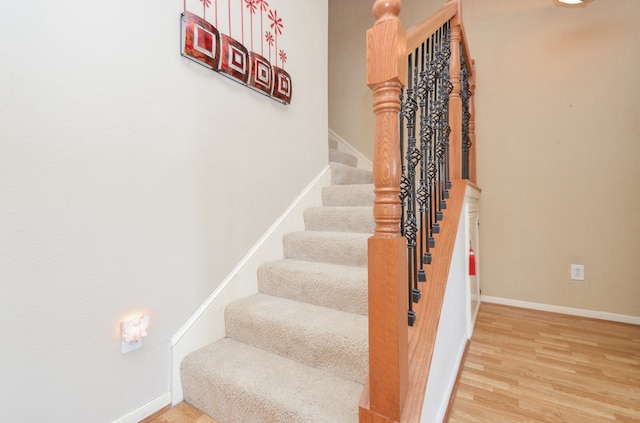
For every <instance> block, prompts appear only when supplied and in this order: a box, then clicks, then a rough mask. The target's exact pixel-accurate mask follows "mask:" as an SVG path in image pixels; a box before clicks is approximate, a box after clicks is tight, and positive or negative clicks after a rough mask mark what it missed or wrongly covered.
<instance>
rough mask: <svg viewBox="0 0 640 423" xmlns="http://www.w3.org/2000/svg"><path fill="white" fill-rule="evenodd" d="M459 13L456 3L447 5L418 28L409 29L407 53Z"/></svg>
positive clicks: (417, 26)
mask: <svg viewBox="0 0 640 423" xmlns="http://www.w3.org/2000/svg"><path fill="white" fill-rule="evenodd" d="M457 11H458V5H457V4H455V3H454V2H450V3H447V4H445V5H444V7H443V8H442V9H440V10H438V11H437V12H436V13H435V14H433V15H432V16H431V17H430V18H429V19H426V20H424V21H422V22H421V23H419V24H417V25H416V26H414V27H412V28H410V29H408V30H407V49H406V53H408V52H410V51H413V50H415V49H416V48H418V46H419V45H420V44H422V42H423V41H424V40H426V39H427V38H429V37H430V36H431V34H433V33H435V32H436V31H437V30H438V28H440V27H441V26H442V25H443V24H444V23H445V22H447V21H449V19H451V18H452V17H453V16H455V14H456V12H457Z"/></svg>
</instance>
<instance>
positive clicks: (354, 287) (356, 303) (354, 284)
mask: <svg viewBox="0 0 640 423" xmlns="http://www.w3.org/2000/svg"><path fill="white" fill-rule="evenodd" d="M258 285H259V287H260V292H262V293H265V294H269V295H274V296H276V297H282V298H288V299H292V300H296V301H301V302H304V303H309V304H315V305H320V306H323V307H331V308H334V309H336V310H342V311H348V312H350V313H358V314H362V315H366V314H367V306H368V305H367V269H366V268H364V267H355V266H343V265H339V264H329V263H316V262H309V261H300V260H291V259H284V260H277V261H273V262H270V263H265V264H262V265H261V266H260V267H259V268H258Z"/></svg>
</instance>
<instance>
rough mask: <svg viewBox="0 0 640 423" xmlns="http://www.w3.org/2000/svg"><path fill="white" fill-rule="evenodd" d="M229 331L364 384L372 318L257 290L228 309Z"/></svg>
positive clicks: (262, 347) (258, 344)
mask: <svg viewBox="0 0 640 423" xmlns="http://www.w3.org/2000/svg"><path fill="white" fill-rule="evenodd" d="M225 322H226V328H227V336H228V337H230V338H233V339H235V340H237V341H240V342H244V343H246V344H249V345H252V346H254V347H256V348H260V349H262V350H265V351H269V352H272V353H275V354H278V355H281V356H283V357H286V358H290V359H293V360H296V361H299V362H301V363H304V364H306V365H309V366H313V367H316V368H318V369H321V370H325V371H328V372H330V373H332V374H334V375H336V376H340V377H343V378H346V379H350V380H353V381H355V382H359V383H364V382H365V379H366V376H367V367H368V359H367V344H368V338H367V318H366V317H365V316H362V315H360V314H355V313H347V312H344V311H339V310H333V309H329V308H326V307H320V306H315V305H312V304H305V303H301V302H298V301H292V300H288V299H285V298H279V297H274V296H271V295H265V294H256V295H252V296H250V297H248V298H244V299H242V300H239V301H236V302H234V303H233V304H231V305H229V306H228V307H227V308H226V310H225Z"/></svg>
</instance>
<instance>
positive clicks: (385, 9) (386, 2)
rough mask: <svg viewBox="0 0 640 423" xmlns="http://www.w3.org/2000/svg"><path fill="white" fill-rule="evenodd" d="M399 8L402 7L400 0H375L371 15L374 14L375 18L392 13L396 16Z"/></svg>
mask: <svg viewBox="0 0 640 423" xmlns="http://www.w3.org/2000/svg"><path fill="white" fill-rule="evenodd" d="M400 9H402V1H401V0H376V2H375V4H374V5H373V16H375V18H376V20H378V19H380V18H382V17H383V16H385V15H393V16H395V17H397V16H398V14H399V13H400Z"/></svg>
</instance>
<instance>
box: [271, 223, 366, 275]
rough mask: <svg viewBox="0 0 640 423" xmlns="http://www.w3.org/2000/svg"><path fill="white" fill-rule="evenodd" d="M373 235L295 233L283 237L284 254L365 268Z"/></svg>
mask: <svg viewBox="0 0 640 423" xmlns="http://www.w3.org/2000/svg"><path fill="white" fill-rule="evenodd" d="M370 236H371V234H366V233H353V232H320V231H300V232H291V233H288V234H285V235H284V238H283V247H284V257H285V258H290V259H297V260H307V261H317V262H324V263H333V264H344V265H347V266H362V267H364V266H366V265H367V240H368V239H369V237H370Z"/></svg>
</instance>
